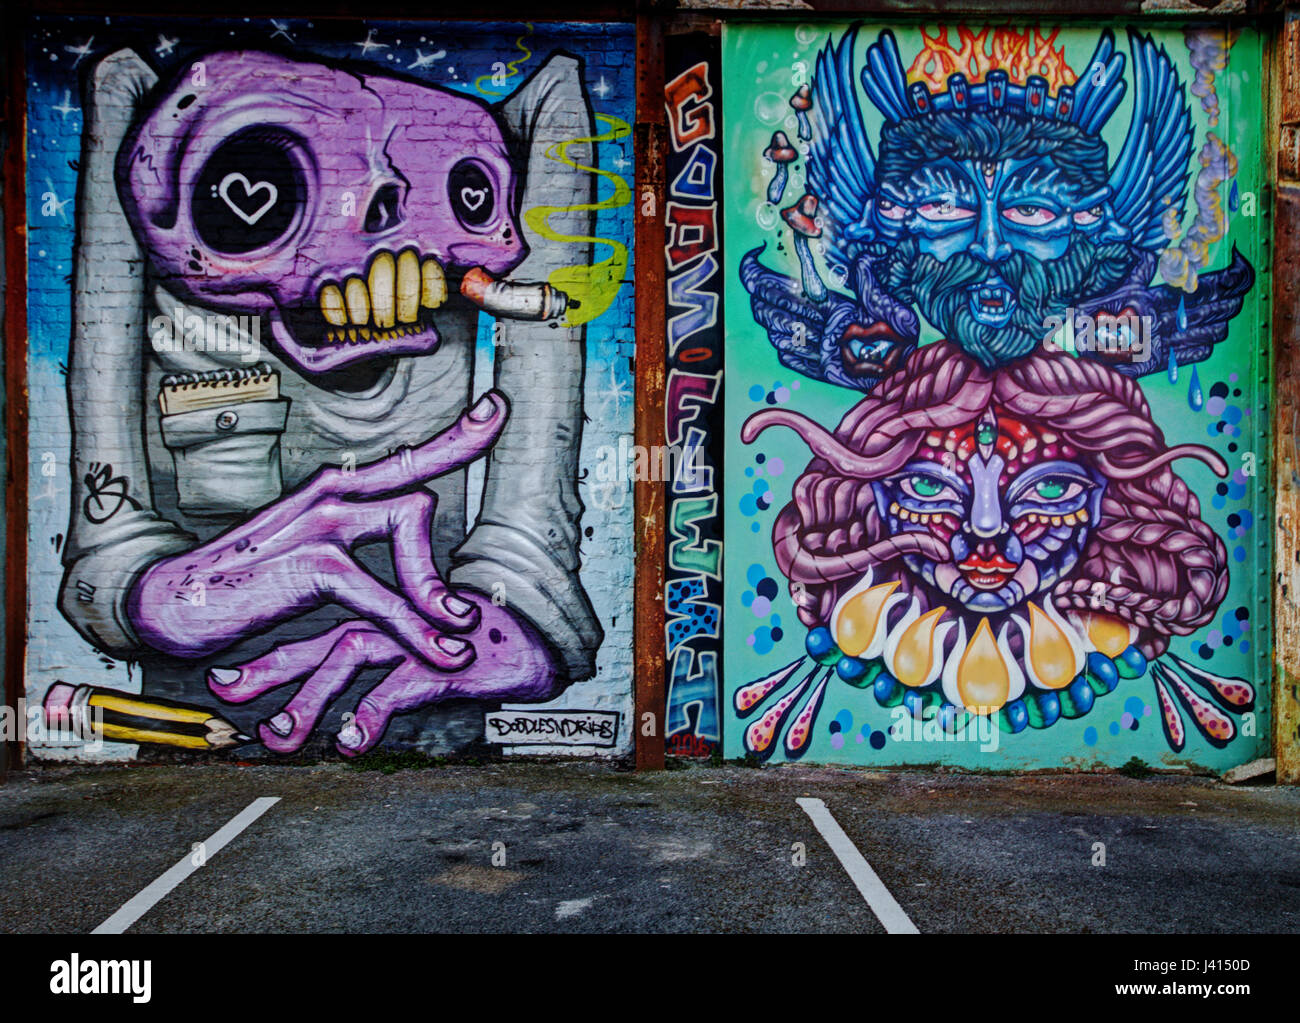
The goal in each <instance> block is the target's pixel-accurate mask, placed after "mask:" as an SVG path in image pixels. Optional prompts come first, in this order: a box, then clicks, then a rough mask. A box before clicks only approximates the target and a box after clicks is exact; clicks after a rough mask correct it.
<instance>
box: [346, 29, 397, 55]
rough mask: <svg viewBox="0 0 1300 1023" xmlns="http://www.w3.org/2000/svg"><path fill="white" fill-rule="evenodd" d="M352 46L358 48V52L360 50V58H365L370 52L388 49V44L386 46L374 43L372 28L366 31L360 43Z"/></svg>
mask: <svg viewBox="0 0 1300 1023" xmlns="http://www.w3.org/2000/svg"><path fill="white" fill-rule="evenodd" d="M352 45H353V46H356V47H359V48H360V50H361V56H363V57H365V56H367V55H368V54H369V53H370V51H371V50H386V49H388V44H387V43H377V42H375V30H374V29H373V28H370V29H366V37H365V39H363V40H362V41H361V42H359V43H353V44H352Z"/></svg>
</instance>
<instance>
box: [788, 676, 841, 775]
mask: <svg viewBox="0 0 1300 1023" xmlns="http://www.w3.org/2000/svg"><path fill="white" fill-rule="evenodd" d="M830 677H831V676H830V673H829V672H828V673H827V675H826V677H825V678H824V679H822V680H821V682H819V683H818V684H817V688H816V689H814V690H813V691H812V695H811V696H810V697H808V702H807V703H805V704H804V705H803V707H802V708H801V709H800V711H799V713H798V714H796V715H795V717H794V720H793V721H792V722H791V723H790V728H789V729H788V730H787V731H786V733H785V755H786V756H787V757H789V758H790V759H791V760H796V759H798V758H799V757H801V756H803V755H804V753H806V752H807V751H808V742H809V740H810V739H811V738H812V734H813V725H815V724H816V723H817V712H818V711H819V710H821V706H822V697H823V696H824V695H825V693H826V683H827V682H828V681H829V680H830Z"/></svg>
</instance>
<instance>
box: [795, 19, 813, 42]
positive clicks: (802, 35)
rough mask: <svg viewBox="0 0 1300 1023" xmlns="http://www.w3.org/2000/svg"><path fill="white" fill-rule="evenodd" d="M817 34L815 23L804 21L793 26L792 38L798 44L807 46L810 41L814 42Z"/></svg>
mask: <svg viewBox="0 0 1300 1023" xmlns="http://www.w3.org/2000/svg"><path fill="white" fill-rule="evenodd" d="M818 34H819V33H818V30H817V26H816V25H809V24H807V23H804V24H802V25H796V26H795V30H794V38H795V40H796V41H797V42H798V43H799V45H800V46H808V45H809V44H810V43H813V42H816V40H817V36H818Z"/></svg>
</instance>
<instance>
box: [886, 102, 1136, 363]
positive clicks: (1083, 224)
mask: <svg viewBox="0 0 1300 1023" xmlns="http://www.w3.org/2000/svg"><path fill="white" fill-rule="evenodd" d="M1105 168H1106V151H1105V147H1104V145H1103V144H1101V143H1100V142H1099V141H1097V140H1096V139H1092V138H1088V137H1086V136H1085V135H1084V134H1083V133H1082V132H1080V131H1078V130H1077V129H1075V128H1073V127H1072V126H1071V125H1068V124H1064V123H1062V122H1061V121H1059V120H1055V119H1045V118H1031V117H1024V116H1015V115H1014V114H1012V113H1010V112H1003V111H998V112H992V111H990V112H979V113H973V114H967V115H958V114H956V113H940V114H936V115H933V116H932V117H930V118H928V119H925V120H921V121H916V120H914V121H909V122H906V123H904V124H901V125H896V126H891V127H889V128H886V129H885V132H884V134H883V136H882V139H881V152H880V159H879V161H878V162H877V167H876V170H877V179H876V182H875V189H874V192H875V196H874V201H872V202H870V203H869V204H868V205H869V209H868V211H867V217H866V218H864V219H865V220H866V223H867V226H868V227H869V229H870V233H871V234H872V235H873V236H874V237H875V238H877V239H879V240H880V241H882V242H886V243H887V244H885V245H881V246H879V247H878V248H877V249H876V250H875V253H873V255H872V257H871V266H872V270H873V272H874V274H875V276H876V277H877V279H879V280H880V281H881V282H882V283H883V284H884V286H885V288H886V289H887V290H889V291H890V292H891V293H892V294H895V295H898V296H899V297H900V298H902V299H903V300H904V301H907V302H913V303H915V305H916V307H917V308H918V309H919V310H920V312H921V313H922V315H923V316H924V317H925V318H926V319H927V320H928V321H929V322H930V323H931V324H932V325H933V326H934V327H935V328H936V329H938V330H939V331H941V332H942V333H943V334H944V335H945V336H946V337H948V338H950V339H952V340H954V341H956V342H957V343H958V344H960V345H961V346H962V347H963V348H964V349H966V350H967V351H968V352H970V353H971V354H972V355H974V356H976V357H977V358H979V359H980V360H981V361H982V362H984V363H985V364H986V365H993V364H996V363H998V362H1002V361H1005V360H1007V359H1012V358H1017V357H1019V356H1022V355H1025V354H1028V353H1029V352H1031V351H1033V350H1034V348H1035V346H1037V345H1038V344H1039V343H1040V342H1041V341H1042V339H1043V337H1044V334H1045V333H1046V332H1047V328H1046V326H1045V324H1046V323H1047V321H1048V319H1049V317H1053V316H1063V315H1064V313H1065V310H1066V308H1067V307H1068V306H1069V305H1070V304H1071V303H1072V302H1073V301H1074V300H1076V299H1077V298H1078V297H1079V296H1080V295H1084V294H1089V293H1098V292H1105V291H1108V290H1110V289H1113V288H1114V287H1115V286H1116V285H1118V284H1119V283H1120V282H1121V281H1123V280H1124V278H1125V276H1126V275H1127V274H1128V273H1129V271H1130V270H1131V269H1132V268H1133V266H1134V264H1135V263H1136V262H1137V258H1138V256H1137V253H1136V252H1135V250H1134V248H1133V246H1132V245H1131V244H1129V243H1128V233H1127V232H1126V231H1123V230H1122V229H1120V228H1118V227H1117V225H1115V224H1114V222H1113V221H1112V220H1109V219H1108V218H1107V217H1106V213H1105V207H1104V203H1105V201H1106V198H1107V195H1108V189H1107V186H1106V178H1105Z"/></svg>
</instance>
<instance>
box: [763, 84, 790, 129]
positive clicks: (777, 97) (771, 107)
mask: <svg viewBox="0 0 1300 1023" xmlns="http://www.w3.org/2000/svg"><path fill="white" fill-rule="evenodd" d="M789 109H790V108H789V107H788V106H786V99H785V97H784V96H782V95H781V94H780V93H779V92H760V93H759V94H758V95H757V96H755V97H754V116H755V117H757V118H758V119H759V121H761V122H762V123H763V124H766V125H768V126H769V127H772V126H775V125H778V124H780V123H781V122H782V121H783V120H785V115H786V112H787V111H788V110H789Z"/></svg>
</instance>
